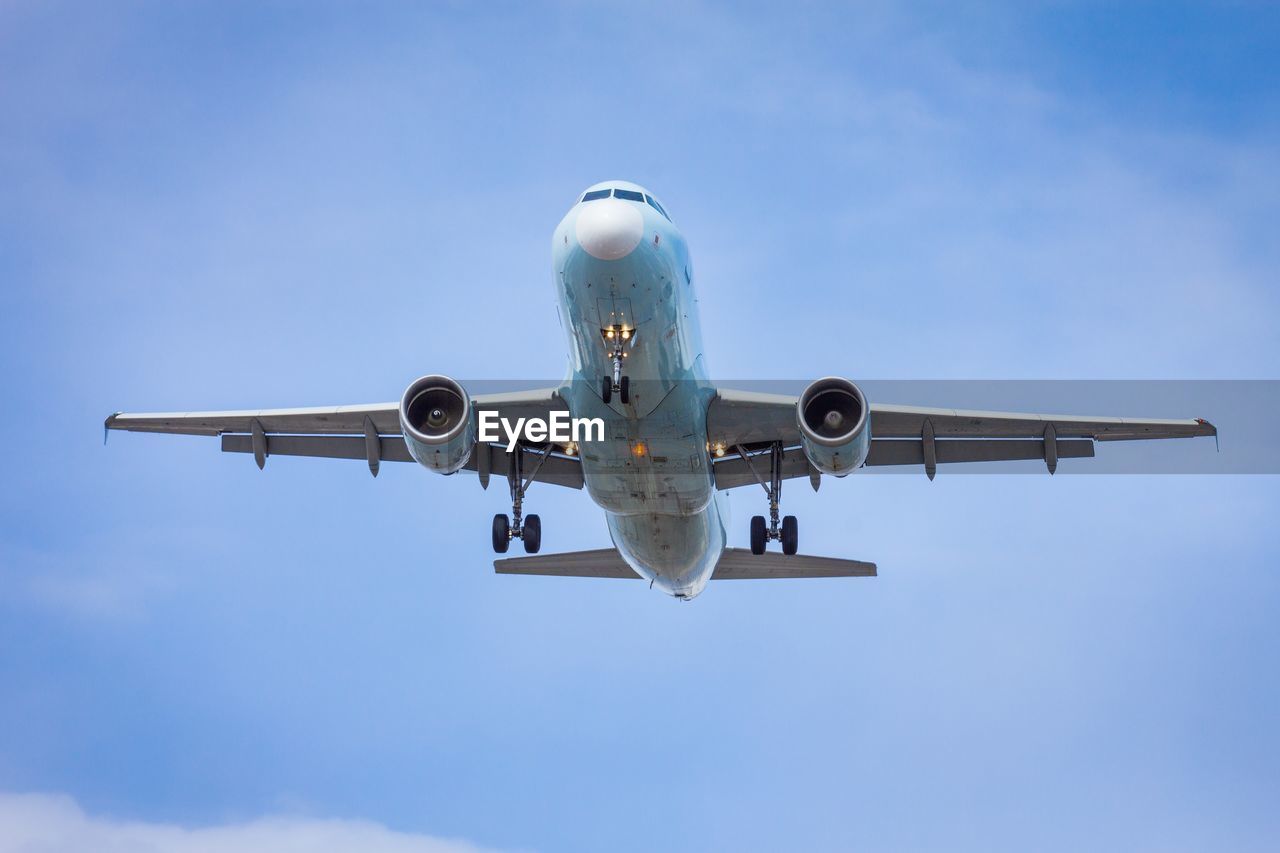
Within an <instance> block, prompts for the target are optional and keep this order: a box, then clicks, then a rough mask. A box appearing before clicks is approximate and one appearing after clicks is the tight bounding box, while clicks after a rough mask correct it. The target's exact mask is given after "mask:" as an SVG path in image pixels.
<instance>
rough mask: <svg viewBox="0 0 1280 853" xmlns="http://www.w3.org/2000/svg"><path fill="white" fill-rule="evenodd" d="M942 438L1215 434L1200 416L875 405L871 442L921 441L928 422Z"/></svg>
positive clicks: (1128, 437) (1119, 437)
mask: <svg viewBox="0 0 1280 853" xmlns="http://www.w3.org/2000/svg"><path fill="white" fill-rule="evenodd" d="M926 420H927V421H929V422H930V423H931V424H932V425H933V434H934V435H935V436H937V437H939V438H942V437H946V436H951V437H957V438H965V437H968V438H1039V437H1041V436H1043V435H1044V432H1045V429H1046V428H1048V427H1049V426H1050V425H1051V424H1052V425H1053V429H1054V432H1055V433H1057V436H1058V438H1092V439H1095V440H1097V441H1125V440H1134V439H1150V438H1192V437H1194V436H1202V435H1208V436H1212V435H1217V432H1218V431H1217V429H1215V428H1214V426H1213V424H1211V423H1209V422H1208V421H1206V420H1204V419H1202V418H1182V419H1167V418H1108V417H1097V416H1092V415H1044V414H1037V413H1031V412H1027V413H1022V412H981V411H969V410H965V409H929V408H924V407H921V406H897V405H889V404H876V403H872V404H871V437H872V438H918V437H919V436H920V434H921V432H922V431H923V429H924V423H925V421H926Z"/></svg>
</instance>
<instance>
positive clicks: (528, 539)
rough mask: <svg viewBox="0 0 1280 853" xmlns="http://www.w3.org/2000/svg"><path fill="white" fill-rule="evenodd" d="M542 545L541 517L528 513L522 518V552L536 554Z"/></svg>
mask: <svg viewBox="0 0 1280 853" xmlns="http://www.w3.org/2000/svg"><path fill="white" fill-rule="evenodd" d="M541 547H542V519H540V518H538V517H537V516H536V515H530V516H528V517H526V518H525V520H524V552H525V553H526V554H536V553H538V549H539V548H541Z"/></svg>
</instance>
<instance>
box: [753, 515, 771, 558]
mask: <svg viewBox="0 0 1280 853" xmlns="http://www.w3.org/2000/svg"><path fill="white" fill-rule="evenodd" d="M766 541H767V540H766V539H765V532H764V516H763V515H753V516H751V553H752V554H763V553H764V543H765V542H766Z"/></svg>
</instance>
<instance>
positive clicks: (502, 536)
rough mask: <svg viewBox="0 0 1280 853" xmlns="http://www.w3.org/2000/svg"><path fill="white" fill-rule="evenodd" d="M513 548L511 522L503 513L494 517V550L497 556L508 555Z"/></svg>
mask: <svg viewBox="0 0 1280 853" xmlns="http://www.w3.org/2000/svg"><path fill="white" fill-rule="evenodd" d="M510 547H511V520H510V519H508V518H507V517H506V515H504V514H503V513H498V514H497V515H495V516H494V517H493V550H494V553H497V554H505V553H507V549H508V548H510Z"/></svg>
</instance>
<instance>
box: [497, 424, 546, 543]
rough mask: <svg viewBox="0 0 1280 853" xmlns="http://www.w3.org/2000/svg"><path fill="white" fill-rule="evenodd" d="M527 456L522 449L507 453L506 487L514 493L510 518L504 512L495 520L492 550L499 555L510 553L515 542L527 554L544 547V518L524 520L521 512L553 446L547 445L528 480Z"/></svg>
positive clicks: (535, 517) (536, 517)
mask: <svg viewBox="0 0 1280 853" xmlns="http://www.w3.org/2000/svg"><path fill="white" fill-rule="evenodd" d="M524 454H525V449H524V448H523V447H517V448H516V449H515V451H514V452H512V453H509V454H508V462H507V487H508V488H509V489H510V491H511V517H510V518H508V517H507V516H506V514H505V513H498V514H497V515H495V516H494V517H493V550H494V551H495V552H496V553H498V554H505V553H507V549H508V548H509V547H511V540H512V539H519V540H521V541H522V542H524V550H525V553H526V554H536V553H538V549H539V548H541V547H542V519H541V518H539V517H538V516H537V515H533V514H530V515H529V516H527V517H522V513H523V511H524V493H525V492H526V491H528V489H529V486H530V485H532V483H533V481H534V479H535V478H536V477H537V476H538V471H539V470H540V469H541V468H542V463H543V462H546V461H547V457H548V456H550V455H551V445H550V444H548V445H547V446H546V448H544V449H543V451H542V453H541V454H540V455H539V456H538V461H537V463H536V464H535V465H534V466H533V470H532V471H531V472H530V473H529V478H528V479H527V480H526V479H523V474H524Z"/></svg>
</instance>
